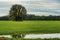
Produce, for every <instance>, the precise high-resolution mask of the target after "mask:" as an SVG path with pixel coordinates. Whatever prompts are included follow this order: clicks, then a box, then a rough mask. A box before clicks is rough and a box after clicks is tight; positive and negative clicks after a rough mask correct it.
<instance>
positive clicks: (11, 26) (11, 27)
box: [0, 21, 60, 34]
mask: <svg viewBox="0 0 60 40" xmlns="http://www.w3.org/2000/svg"><path fill="white" fill-rule="evenodd" d="M16 32H17V33H22V34H25V33H60V21H23V22H18V21H17V22H15V21H0V33H16Z"/></svg>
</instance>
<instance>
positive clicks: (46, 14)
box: [28, 12, 60, 16]
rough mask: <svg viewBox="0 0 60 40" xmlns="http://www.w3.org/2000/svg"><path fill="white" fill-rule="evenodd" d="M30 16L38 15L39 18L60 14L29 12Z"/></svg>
mask: <svg viewBox="0 0 60 40" xmlns="http://www.w3.org/2000/svg"><path fill="white" fill-rule="evenodd" d="M28 14H33V15H37V16H49V15H55V16H57V15H59V16H60V14H55V13H49V12H28Z"/></svg>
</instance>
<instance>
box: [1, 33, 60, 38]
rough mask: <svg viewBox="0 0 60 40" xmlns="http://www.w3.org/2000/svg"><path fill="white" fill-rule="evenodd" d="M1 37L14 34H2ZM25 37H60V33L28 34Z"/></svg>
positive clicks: (10, 36) (8, 36)
mask: <svg viewBox="0 0 60 40" xmlns="http://www.w3.org/2000/svg"><path fill="white" fill-rule="evenodd" d="M0 37H6V38H13V37H12V35H0ZM23 38H24V39H36V38H41V39H45V38H46V39H49V38H60V33H53V34H26V35H25V36H24V37H23Z"/></svg>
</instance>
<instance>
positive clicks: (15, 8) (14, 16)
mask: <svg viewBox="0 0 60 40" xmlns="http://www.w3.org/2000/svg"><path fill="white" fill-rule="evenodd" d="M9 13H10V14H9V15H10V19H11V20H15V21H18V20H23V18H24V16H25V15H26V13H27V11H26V9H25V7H23V6H22V5H18V4H15V5H12V7H11V9H10V11H9Z"/></svg>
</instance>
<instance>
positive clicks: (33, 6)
mask: <svg viewBox="0 0 60 40" xmlns="http://www.w3.org/2000/svg"><path fill="white" fill-rule="evenodd" d="M14 4H20V5H23V6H24V7H25V8H26V9H27V14H34V15H39V16H42V15H45V16H48V15H60V0H0V16H5V15H9V10H10V8H11V7H12V5H14Z"/></svg>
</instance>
